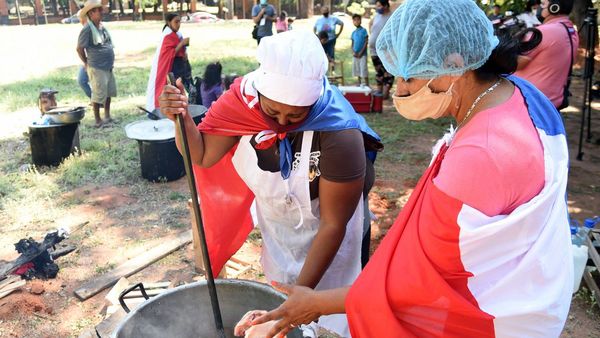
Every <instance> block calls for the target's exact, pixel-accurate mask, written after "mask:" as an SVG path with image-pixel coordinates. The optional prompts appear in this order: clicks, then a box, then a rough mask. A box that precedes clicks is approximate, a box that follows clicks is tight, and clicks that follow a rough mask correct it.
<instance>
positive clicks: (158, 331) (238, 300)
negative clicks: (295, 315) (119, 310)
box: [113, 279, 302, 338]
mask: <svg viewBox="0 0 600 338" xmlns="http://www.w3.org/2000/svg"><path fill="white" fill-rule="evenodd" d="M215 284H216V287H217V293H218V297H219V305H220V307H221V316H222V317H223V325H224V327H225V334H226V335H227V337H234V336H233V328H234V326H235V324H237V322H238V321H239V320H240V319H241V318H242V316H243V315H244V314H245V313H246V312H248V311H250V310H272V309H274V308H276V307H277V306H279V305H280V304H281V303H283V301H284V300H285V296H284V295H283V294H282V293H280V292H278V291H276V290H274V289H273V288H271V287H269V286H268V285H265V284H261V283H257V282H252V281H247V280H239V279H217V280H215ZM287 336H288V337H290V338H301V337H302V334H301V332H300V331H299V330H298V329H295V330H294V331H292V332H290V333H288V335H287ZM113 337H115V338H131V337H144V338H165V337H177V338H187V337H189V338H214V337H218V336H217V333H216V330H215V322H214V319H213V313H212V307H211V304H210V297H209V294H208V287H207V284H206V281H202V282H197V283H192V284H187V285H184V286H180V287H177V288H174V289H172V290H168V291H165V292H163V293H161V294H160V295H158V296H156V297H154V298H151V299H149V300H147V301H146V302H144V303H142V304H141V305H140V306H139V307H138V308H136V309H135V310H133V311H132V312H130V313H129V314H128V315H127V317H125V319H124V320H123V322H121V324H120V325H119V327H117V330H116V331H115V332H114V334H113Z"/></svg>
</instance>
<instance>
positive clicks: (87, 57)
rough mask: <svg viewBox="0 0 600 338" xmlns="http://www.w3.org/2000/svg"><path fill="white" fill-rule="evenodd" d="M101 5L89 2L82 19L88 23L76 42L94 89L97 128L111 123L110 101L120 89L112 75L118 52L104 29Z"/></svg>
mask: <svg viewBox="0 0 600 338" xmlns="http://www.w3.org/2000/svg"><path fill="white" fill-rule="evenodd" d="M102 12H103V10H102V4H101V3H100V1H98V0H88V1H86V2H85V5H84V6H83V8H82V9H81V12H80V19H81V21H84V20H86V19H87V21H88V22H87V24H85V25H84V26H83V28H82V29H81V32H80V33H79V39H78V41H77V54H79V58H80V59H81V61H83V65H84V67H85V68H86V69H87V73H88V76H89V79H90V86H91V88H92V98H91V99H92V105H93V109H94V118H95V119H96V124H95V126H96V127H101V126H102V125H103V124H107V123H110V122H112V119H111V117H110V98H111V97H114V96H117V85H116V82H115V77H114V74H113V66H114V63H115V52H114V50H113V45H112V39H111V37H110V34H109V33H108V30H106V28H105V27H104V25H102V23H101V21H102ZM100 107H104V120H102V119H101V118H100Z"/></svg>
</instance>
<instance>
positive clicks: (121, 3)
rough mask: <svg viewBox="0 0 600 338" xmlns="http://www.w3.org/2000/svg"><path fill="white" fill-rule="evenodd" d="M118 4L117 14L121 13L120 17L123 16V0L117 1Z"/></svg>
mask: <svg viewBox="0 0 600 338" xmlns="http://www.w3.org/2000/svg"><path fill="white" fill-rule="evenodd" d="M117 1H118V3H119V12H120V13H121V15H124V14H125V9H124V8H123V0H117Z"/></svg>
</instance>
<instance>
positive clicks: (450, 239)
mask: <svg viewBox="0 0 600 338" xmlns="http://www.w3.org/2000/svg"><path fill="white" fill-rule="evenodd" d="M530 46H531V45H527V44H522V43H521V42H520V40H519V39H514V40H511V39H510V38H507V37H499V38H498V37H496V36H494V33H493V28H492V25H491V23H490V22H489V20H487V18H486V16H485V14H484V13H483V12H482V11H481V10H480V9H479V8H478V7H477V6H476V5H475V2H474V1H472V0H453V1H447V0H407V1H406V2H404V4H403V5H401V6H400V7H399V9H398V10H396V12H395V13H394V14H393V15H392V17H391V18H390V20H389V21H388V23H387V24H386V26H385V28H384V29H383V31H382V32H381V35H380V36H379V38H378V40H377V52H378V53H377V54H378V55H379V56H380V58H381V59H382V61H383V63H384V65H385V67H386V69H388V70H389V71H390V72H391V73H392V74H393V75H395V76H397V77H398V81H397V89H396V92H395V95H394V96H393V100H394V105H395V107H396V109H397V110H398V112H399V113H400V114H401V115H402V116H404V117H405V118H407V119H411V120H421V119H425V118H440V117H444V116H450V117H452V118H454V119H455V120H456V128H453V127H451V128H450V132H449V133H448V134H446V135H445V136H444V137H443V138H442V139H441V140H440V141H439V142H438V143H437V144H436V145H435V147H434V150H433V159H432V161H431V164H430V166H429V168H427V170H426V171H425V173H424V174H423V176H422V178H421V179H420V181H419V183H418V184H417V186H416V187H415V189H414V192H413V193H412V194H411V197H410V200H409V201H408V203H407V204H406V205H405V206H404V208H403V209H402V211H401V212H400V214H399V215H398V218H397V220H396V222H395V223H394V225H393V226H392V228H391V229H390V231H389V232H388V233H387V234H386V237H385V238H384V240H383V241H382V243H381V244H380V246H379V248H377V251H376V252H375V254H374V255H373V257H372V258H371V260H370V261H369V263H368V264H367V266H366V267H365V269H364V270H363V272H362V273H361V274H360V276H359V277H358V279H357V280H356V281H355V283H354V284H353V285H352V286H348V287H347V288H340V289H334V290H327V291H314V290H311V289H307V288H303V287H298V286H288V285H276V287H277V288H279V289H280V290H282V291H283V292H285V293H287V294H288V295H289V298H288V300H287V301H286V302H285V303H283V304H282V305H281V306H280V307H278V308H277V309H275V310H273V311H271V312H269V313H267V314H265V315H263V316H262V317H260V318H259V319H257V320H254V321H253V323H254V324H259V323H262V322H265V321H268V320H279V322H278V323H277V324H276V325H275V326H274V328H273V330H271V332H270V335H267V337H272V336H274V335H275V334H281V333H283V334H285V333H287V332H288V331H289V330H290V328H292V327H294V326H296V325H298V324H304V323H308V322H310V321H311V320H314V319H315V318H317V317H318V316H321V315H323V314H331V313H346V314H347V316H348V321H349V324H350V331H351V334H352V336H353V337H496V336H498V337H558V336H559V335H560V332H561V331H562V328H563V325H564V323H565V320H566V317H567V314H568V311H569V305H570V300H571V292H572V290H573V272H572V269H573V267H572V257H571V251H570V246H571V244H570V236H569V228H568V222H567V206H566V200H565V191H566V184H567V171H568V154H567V145H566V139H565V131H564V127H563V124H562V121H561V118H560V116H559V114H558V112H557V111H556V109H555V108H554V106H553V105H552V103H551V102H550V101H549V100H548V99H547V98H546V97H545V96H544V95H543V94H542V93H541V92H539V91H538V90H537V89H536V88H535V87H533V86H532V85H531V84H529V83H528V82H526V81H524V80H522V79H519V78H516V77H513V76H507V75H502V74H510V73H512V72H514V71H515V68H516V65H517V57H518V55H519V54H520V53H523V52H526V51H527V50H528V48H530Z"/></svg>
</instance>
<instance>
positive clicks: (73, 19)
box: [60, 14, 79, 23]
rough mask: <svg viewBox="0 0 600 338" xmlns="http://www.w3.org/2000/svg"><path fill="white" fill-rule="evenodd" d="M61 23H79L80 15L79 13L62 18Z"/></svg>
mask: <svg viewBox="0 0 600 338" xmlns="http://www.w3.org/2000/svg"><path fill="white" fill-rule="evenodd" d="M60 23H79V17H78V16H77V14H73V15H71V16H70V17H68V18H64V19H62V20H60Z"/></svg>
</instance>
